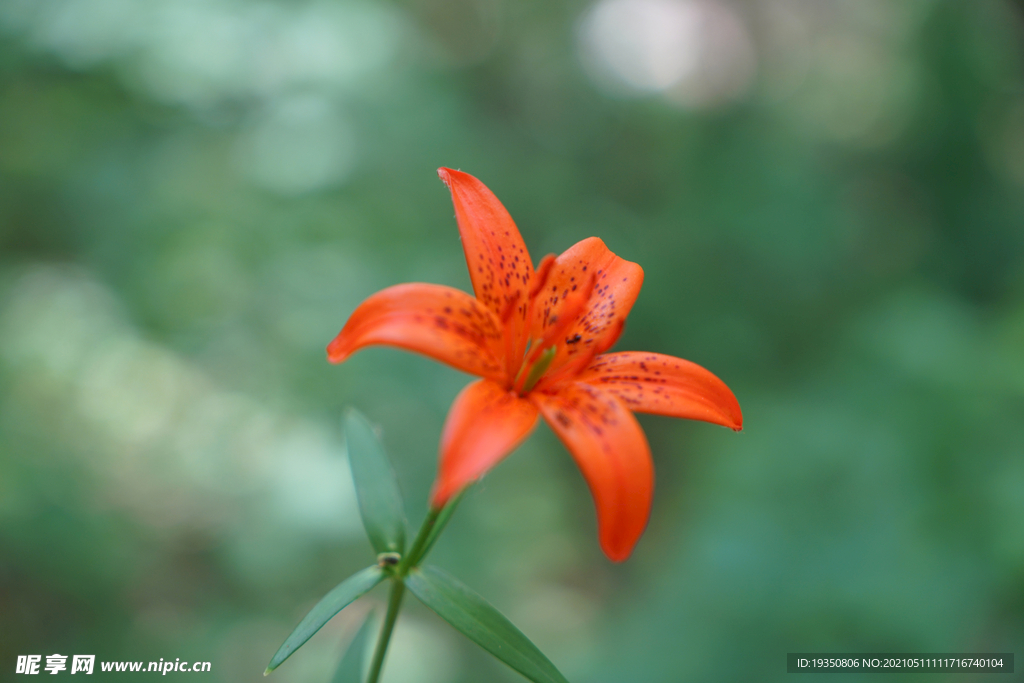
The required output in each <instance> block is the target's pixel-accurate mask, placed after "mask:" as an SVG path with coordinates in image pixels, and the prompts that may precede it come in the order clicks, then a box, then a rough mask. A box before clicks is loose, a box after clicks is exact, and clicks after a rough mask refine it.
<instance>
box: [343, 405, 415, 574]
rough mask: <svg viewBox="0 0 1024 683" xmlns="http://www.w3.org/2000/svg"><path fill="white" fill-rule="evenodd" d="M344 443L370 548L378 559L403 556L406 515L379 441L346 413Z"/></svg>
mask: <svg viewBox="0 0 1024 683" xmlns="http://www.w3.org/2000/svg"><path fill="white" fill-rule="evenodd" d="M345 443H346V444H347V446H348V462H349V467H351V468H352V478H353V479H354V480H355V485H356V497H357V498H358V499H359V513H360V514H361V515H362V517H363V527H365V528H366V535H367V536H369V538H370V544H371V545H373V549H374V551H376V552H377V554H378V555H379V554H380V553H401V552H404V551H405V511H404V510H403V509H402V497H401V495H400V494H399V492H398V482H397V481H395V474H394V472H393V471H392V470H391V463H390V462H388V457H387V455H386V454H385V453H384V447H383V446H382V445H381V443H380V439H378V438H377V435H376V434H375V433H374V431H373V427H372V426H371V425H370V423H369V421H368V420H367V419H366V417H364V416H363V414H362V413H360V412H359V411H358V410H355V409H349V411H348V413H346V415H345Z"/></svg>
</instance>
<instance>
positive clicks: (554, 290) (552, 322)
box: [530, 237, 644, 372]
mask: <svg viewBox="0 0 1024 683" xmlns="http://www.w3.org/2000/svg"><path fill="white" fill-rule="evenodd" d="M591 278H593V290H592V291H591V293H590V297H589V299H588V300H587V302H586V304H585V305H584V306H582V308H577V307H575V306H574V305H573V304H574V294H576V293H578V292H579V291H580V289H581V288H587V287H589V286H591V285H590V281H591ZM643 282H644V271H643V269H642V268H641V267H640V266H638V265H637V264H635V263H632V262H630V261H627V260H625V259H622V258H619V257H618V256H616V255H615V254H613V253H612V251H611V250H610V249H609V248H608V247H607V246H605V243H604V242H602V241H601V240H600V239H599V238H597V237H588V238H587V239H585V240H582V241H580V242H577V243H576V244H575V245H573V246H571V247H569V249H567V250H566V251H565V252H564V253H562V255H560V256H559V257H558V258H556V259H555V265H554V267H553V268H552V269H551V273H550V274H549V275H548V278H547V280H546V282H545V285H544V289H543V290H542V291H541V292H539V293H538V294H537V299H536V302H535V303H534V313H533V326H532V328H531V334H530V336H531V337H532V338H534V339H537V338H540V337H543V336H545V334H546V333H547V332H549V331H550V330H551V328H553V327H556V326H558V327H562V326H563V325H565V320H564V316H565V315H572V316H573V318H574V320H573V321H572V323H571V324H569V325H565V327H564V329H563V330H562V331H561V332H560V335H559V336H560V337H561V339H559V341H558V343H559V350H558V354H557V355H556V356H555V359H554V361H553V362H552V363H551V369H552V372H553V371H554V370H556V369H557V368H559V367H561V366H562V365H564V364H565V363H567V362H568V361H570V360H572V359H574V358H575V357H576V356H577V355H578V354H585V353H587V352H588V351H590V350H591V347H592V346H593V345H594V344H597V343H600V341H601V340H602V339H603V338H604V337H605V336H606V333H608V332H611V331H613V330H615V329H616V328H618V327H619V326H620V325H621V324H622V323H623V322H624V321H625V320H626V316H627V315H629V311H630V309H632V308H633V302H634V301H636V297H637V295H638V294H639V293H640V287H641V285H643Z"/></svg>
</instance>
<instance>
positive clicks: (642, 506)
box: [530, 382, 654, 562]
mask: <svg viewBox="0 0 1024 683" xmlns="http://www.w3.org/2000/svg"><path fill="white" fill-rule="evenodd" d="M530 400H532V401H533V402H534V403H535V404H536V405H537V407H538V408H540V412H541V414H542V415H543V416H544V419H545V421H547V423H548V424H549V425H551V429H553V430H554V432H555V434H557V435H558V438H559V439H561V441H562V443H563V444H565V447H566V448H567V449H569V452H570V453H572V457H573V458H574V459H575V460H576V464H577V465H579V468H580V470H581V471H582V472H583V477H584V478H585V479H586V480H587V484H588V485H589V486H590V492H591V494H592V495H593V496H594V504H595V506H596V507H597V524H598V534H599V536H600V539H601V548H602V549H603V550H604V552H605V554H606V555H607V556H608V557H609V558H610V559H611V560H613V561H615V562H622V561H623V560H625V559H626V558H628V557H629V555H630V553H632V552H633V546H635V545H636V542H637V540H638V539H639V538H640V535H641V534H642V533H643V531H644V527H646V526H647V518H648V516H649V515H650V511H651V497H652V496H653V494H654V465H653V464H652V462H651V451H650V447H649V446H648V445H647V437H646V436H645V435H644V432H643V429H641V428H640V424H639V423H638V422H637V421H636V418H635V417H634V416H633V413H631V412H630V411H629V409H628V408H627V407H626V405H625V404H624V403H623V402H622V400H621V399H619V398H618V397H617V396H615V395H613V394H611V393H608V392H605V391H603V390H601V389H598V388H597V387H594V386H591V385H589V384H584V383H582V382H572V383H564V384H561V385H559V387H558V389H557V392H556V393H541V392H534V393H533V394H531V395H530Z"/></svg>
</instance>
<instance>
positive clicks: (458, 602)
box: [405, 567, 568, 683]
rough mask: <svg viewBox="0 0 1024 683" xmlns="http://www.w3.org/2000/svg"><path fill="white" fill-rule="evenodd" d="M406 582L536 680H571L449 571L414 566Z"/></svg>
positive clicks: (453, 622) (457, 626)
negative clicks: (415, 567)
mask: <svg viewBox="0 0 1024 683" xmlns="http://www.w3.org/2000/svg"><path fill="white" fill-rule="evenodd" d="M405 585H406V586H407V587H408V588H409V590H410V591H412V594H413V595H415V596H416V597H417V598H419V599H420V600H421V601H422V602H423V604H425V605H426V606H427V607H429V608H430V609H432V610H434V611H435V612H436V613H437V615H438V616H440V617H441V618H442V619H444V620H445V621H447V622H448V623H449V624H451V625H452V626H454V627H455V630H457V631H460V632H462V634H463V635H465V636H466V637H467V638H469V639H470V640H472V641H473V642H474V643H476V644H477V645H479V646H480V647H482V648H483V649H485V650H487V651H488V652H490V653H491V654H492V655H494V656H495V657H497V658H498V659H500V660H501V661H503V662H505V663H506V664H508V665H509V666H510V667H512V668H513V669H515V670H516V671H518V672H519V673H521V674H522V675H524V676H526V677H527V678H528V679H530V680H531V681H533V682H534V683H568V681H566V679H565V677H564V676H563V675H562V674H561V673H559V672H558V669H556V668H555V665H554V664H552V663H551V662H550V661H548V658H547V657H545V656H544V655H543V654H541V651H540V650H538V649H537V646H536V645H534V644H533V643H531V642H530V640H529V639H528V638H527V637H526V636H524V635H523V634H522V632H521V631H520V630H519V629H517V628H516V627H515V626H513V625H512V622H510V621H509V620H508V619H506V618H505V617H504V615H502V614H501V612H499V611H498V610H496V609H495V608H494V607H492V606H491V605H490V604H488V603H487V602H486V601H485V600H484V599H483V598H481V597H480V596H479V595H477V594H476V593H474V592H473V591H472V590H470V589H469V588H468V587H466V586H465V585H464V584H463V583H462V582H460V581H459V580H458V579H456V578H454V577H453V576H451V575H450V574H448V573H447V572H444V571H442V570H440V569H438V568H437V567H424V568H423V569H414V570H413V571H411V572H409V575H408V576H407V577H406V579H405Z"/></svg>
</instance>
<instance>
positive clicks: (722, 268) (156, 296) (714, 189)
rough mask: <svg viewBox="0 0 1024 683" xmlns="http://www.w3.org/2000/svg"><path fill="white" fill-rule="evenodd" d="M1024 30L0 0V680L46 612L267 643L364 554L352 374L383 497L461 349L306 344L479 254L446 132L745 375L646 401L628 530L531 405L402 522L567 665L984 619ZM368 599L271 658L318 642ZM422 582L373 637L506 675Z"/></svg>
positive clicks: (422, 6)
mask: <svg viewBox="0 0 1024 683" xmlns="http://www.w3.org/2000/svg"><path fill="white" fill-rule="evenodd" d="M1022 65H1024V7H1022V4H1021V3H1014V2H1010V1H1009V0H969V1H963V2H956V1H949V2H940V1H937V0H900V1H897V0H893V1H890V2H885V1H882V0H745V1H742V0H730V1H728V2H727V1H726V0H587V1H583V0H573V1H571V2H565V3H562V2H540V1H520V2H516V1H513V0H394V1H393V2H386V1H383V0H382V1H380V2H370V1H361V2H350V1H348V0H339V1H337V2H330V1H327V0H314V1H310V2H307V1H298V0H293V1H289V0H278V1H274V0H258V1H252V2H247V1H243V0H2V2H0V632H2V636H3V637H2V638H0V669H2V670H3V671H5V672H6V673H4V674H3V676H2V678H4V679H5V680H8V678H7V677H8V675H11V676H13V673H11V672H12V671H13V669H14V666H15V659H16V657H17V655H19V654H33V653H35V654H43V655H47V654H52V653H55V652H56V653H62V654H66V655H71V654H95V655H96V657H97V660H107V661H109V660H155V659H159V658H161V657H162V658H165V659H172V660H173V659H174V658H181V659H186V660H193V661H194V660H206V661H210V662H211V663H212V672H211V673H208V674H201V675H199V674H197V675H194V676H193V677H196V676H199V677H201V678H202V680H204V681H224V682H232V683H233V682H236V681H238V682H241V681H255V680H261V679H260V674H261V673H262V671H263V669H264V667H265V666H266V664H267V662H268V660H269V659H270V656H271V655H272V654H273V652H274V651H275V650H276V648H277V646H278V645H279V644H280V643H281V641H282V640H283V639H284V638H285V636H287V635H288V633H289V632H290V630H291V629H292V627H293V626H294V625H295V624H296V623H297V622H298V620H299V618H300V617H301V616H302V615H303V614H304V613H305V611H306V610H307V609H308V608H309V607H310V606H311V605H312V604H313V603H314V602H315V601H316V600H317V599H318V598H319V597H320V596H321V595H322V594H323V593H325V592H326V591H327V590H328V589H329V588H331V587H332V586H333V585H334V584H335V583H337V582H338V581H339V580H340V579H341V578H343V577H345V576H347V575H348V574H350V573H352V572H353V571H355V570H357V569H359V568H361V567H363V566H365V565H367V564H369V563H370V562H371V561H372V553H371V551H370V548H369V544H368V543H367V541H366V540H365V539H364V537H363V535H362V531H361V529H360V525H359V521H358V514H357V511H356V507H355V504H354V499H353V495H354V494H353V491H352V486H351V479H350V476H349V473H348V466H347V461H346V457H345V453H344V448H343V446H342V440H341V435H340V419H341V415H342V414H343V411H344V409H345V407H347V406H350V405H353V406H356V407H358V408H359V409H361V410H362V411H364V412H365V413H366V414H367V415H368V416H369V418H370V419H371V420H373V421H375V422H377V423H379V424H380V425H381V427H382V429H383V435H384V440H385V443H386V445H387V448H388V450H389V452H390V454H391V455H392V457H393V459H394V461H395V466H396V469H397V473H398V476H399V479H400V482H401V485H402V488H403V491H404V493H405V496H406V499H407V506H408V509H409V511H410V515H411V517H412V519H411V520H410V523H411V524H412V525H413V526H414V527H415V526H418V524H419V520H420V518H421V516H422V514H423V512H424V511H425V507H426V499H427V494H428V490H429V487H430V484H431V481H432V478H433V476H434V471H435V464H436V450H437V442H438V439H439V435H440V431H441V426H442V423H443V420H444V417H445V414H446V411H447V408H448V406H449V404H450V403H451V401H452V399H453V398H454V396H455V395H456V393H457V392H458V391H459V389H460V388H461V387H462V386H464V385H465V384H466V383H467V382H468V381H469V378H468V377H467V376H464V375H461V374H460V373H458V372H456V371H454V370H451V369H449V368H446V367H443V366H440V365H438V364H435V363H433V362H431V361H429V360H426V359H423V358H421V357H418V356H413V355H410V354H406V353H402V352H400V351H397V350H393V349H371V350H367V351H364V352H362V353H360V354H358V355H357V356H356V357H355V358H353V359H352V360H350V361H349V362H347V363H346V364H344V365H342V366H340V367H334V366H329V365H328V364H327V363H326V360H325V354H324V347H325V345H326V344H327V342H328V341H329V340H330V339H331V338H332V337H333V336H334V335H335V334H336V333H337V331H338V330H339V329H340V328H341V326H342V324H343V323H344V322H345V320H346V318H347V316H348V315H349V314H350V313H351V311H352V310H353V309H354V307H355V306H356V305H357V304H358V303H359V302H360V301H362V299H363V298H365V297H366V296H368V295H369V294H371V293H373V292H375V291H377V290H379V289H382V288H384V287H386V286H388V285H391V284H395V283H400V282H409V281H424V282H436V283H445V284H449V285H454V286H457V287H461V288H464V289H468V288H469V279H468V277H467V274H466V272H465V266H464V264H463V256H462V250H461V248H460V243H459V237H458V232H457V229H456V226H455V221H454V218H453V215H452V213H453V212H452V207H451V201H450V198H449V195H448V192H447V191H446V189H445V187H444V186H443V185H442V184H441V182H440V181H439V180H438V179H437V177H436V175H435V169H436V168H437V167H438V166H441V165H445V166H452V167H456V168H461V169H462V170H465V171H468V172H470V173H472V174H474V175H476V176H478V177H479V178H480V179H481V180H483V181H484V182H485V183H486V184H487V185H488V186H489V187H490V188H491V189H492V190H493V191H494V192H495V193H496V194H497V195H498V197H500V198H501V199H502V201H503V202H504V203H505V204H506V206H507V207H508V209H509V210H510V212H511V213H512V215H513V217H514V218H515V219H516V221H517V223H518V224H519V226H520V228H521V230H522V232H523V235H524V237H525V239H526V243H527V245H528V246H529V248H530V250H531V252H532V254H533V257H534V259H535V260H539V258H540V257H541V256H543V255H544V254H546V253H549V252H555V253H558V252H561V251H562V250H564V249H565V248H567V247H568V246H570V245H571V244H573V243H574V242H575V241H577V240H579V239H581V238H584V237H587V236H590V235H598V236H600V237H602V238H603V239H604V240H605V242H606V243H607V244H608V245H609V247H610V248H611V249H612V250H613V251H615V252H616V253H618V254H619V255H621V256H623V257H624V258H627V259H629V260H632V261H636V262H638V263H640V264H641V265H642V266H643V267H644V269H645V271H646V282H645V286H644V289H643V291H642V292H641V295H640V298H639V300H638V301H637V304H636V307H635V308H634V312H633V314H632V316H631V317H630V319H629V325H628V327H627V329H626V332H625V334H624V336H623V338H622V340H621V342H620V343H619V345H618V347H617V348H619V349H636V350H651V351H658V352H662V353H668V354H673V355H678V356H681V357H684V358H687V359H690V360H693V361H695V362H697V363H700V364H701V365H704V366H705V367H707V368H709V369H710V370H712V371H713V372H715V373H716V374H718V375H719V376H720V377H721V378H722V379H724V380H725V381H726V382H727V383H728V384H729V386H730V387H731V388H732V389H733V390H734V391H735V393H736V395H737V396H738V398H739V400H740V403H741V405H742V407H743V410H744V415H745V425H744V426H745V429H744V431H743V432H742V433H739V434H734V433H732V432H730V431H728V430H725V429H722V428H718V427H713V426H710V425H705V424H701V423H692V422H683V421H677V420H672V419H668V418H658V417H647V416H644V417H642V418H641V421H642V423H643V425H644V427H645V428H646V431H647V435H648V438H649V439H650V442H651V446H652V450H653V452H654V458H655V464H656V468H657V491H656V495H655V502H654V510H653V515H652V517H651V522H650V525H649V527H648V530H647V532H646V535H645V536H644V537H643V539H642V540H641V542H640V544H639V546H638V547H637V549H636V552H635V554H634V555H633V557H632V558H631V559H630V560H629V561H628V562H626V563H625V564H622V565H613V564H611V563H609V562H608V561H607V560H606V559H605V558H604V556H603V555H602V554H601V552H600V549H599V546H598V543H597V537H596V531H595V521H594V513H593V507H592V503H591V500H590V497H589V493H588V491H587V489H586V486H585V484H584V482H583V480H582V478H581V476H580V475H579V472H578V470H577V469H576V468H575V466H574V465H573V463H572V461H571V459H570V457H569V456H568V454H567V453H566V452H565V451H564V449H563V448H562V447H561V445H560V444H559V443H558V442H557V440H556V439H555V438H554V437H553V436H552V434H551V433H550V431H549V430H547V428H546V427H540V428H539V429H538V430H537V432H536V433H535V435H534V436H533V437H532V438H531V439H530V440H529V441H528V442H527V443H526V444H525V445H524V446H523V447H521V448H520V449H519V451H518V452H516V453H515V454H514V455H513V456H512V457H510V458H509V459H508V460H507V461H505V462H504V463H503V464H502V465H500V466H499V467H498V468H496V469H495V470H494V471H493V472H492V473H491V474H490V475H489V476H488V477H487V478H486V479H485V480H484V481H483V482H482V484H481V485H479V486H477V487H475V488H474V489H473V491H472V493H471V495H470V496H469V497H468V499H467V500H466V501H465V502H464V503H463V506H462V508H461V509H460V510H459V512H458V514H457V515H456V517H455V519H454V520H453V522H452V525H451V527H450V528H449V530H448V532H447V533H446V534H445V536H444V537H443V538H442V540H441V542H440V543H439V545H438V547H437V549H436V550H435V554H434V556H433V560H434V561H435V562H436V563H437V564H439V565H441V566H443V567H445V568H447V569H448V570H450V571H451V572H453V573H454V574H456V575H458V576H459V577H461V578H462V579H463V580H464V581H465V582H466V583H468V584H469V585H470V586H472V587H474V588H475V589H476V590H478V591H479V592H480V593H481V594H483V595H484V596H485V597H487V598H488V599H489V600H490V601H491V602H492V603H493V604H495V605H496V606H498V607H499V608H500V609H502V610H503V611H504V612H505V613H506V614H507V615H508V616H509V617H510V618H511V619H512V620H513V621H514V622H515V623H516V624H517V625H518V626H519V627H520V628H521V629H522V630H523V631H524V632H526V633H527V634H528V635H529V636H530V637H531V638H532V639H533V640H534V641H535V642H536V643H537V644H538V645H539V646H540V648H541V649H542V650H543V651H544V652H545V653H547V654H548V656H549V657H550V658H551V659H552V660H553V661H554V662H555V663H556V664H557V665H558V666H559V667H560V668H561V670H562V671H563V672H564V673H565V674H566V676H567V677H568V678H569V679H570V680H572V681H574V682H580V683H582V682H595V683H612V682H616V683H617V682H619V681H640V682H652V683H678V682H682V681H739V680H745V681H769V680H783V679H786V678H787V676H788V675H787V674H786V673H785V667H786V658H785V655H786V653H787V652H795V651H820V652H829V651H831V652H857V651H861V652H868V651H888V652H899V651H903V652H999V651H1004V652H1005V651H1013V650H1014V649H1017V655H1018V657H1019V656H1020V655H1021V654H1022V652H1021V650H1020V649H1019V646H1020V644H1021V643H1022V642H1024V66H1022ZM383 599H384V593H383V589H378V591H377V592H374V593H372V594H371V595H370V596H369V597H368V598H366V599H364V600H363V601H361V602H359V603H357V604H356V605H354V606H352V607H351V608H350V609H348V610H346V611H345V612H344V613H343V614H342V615H340V616H339V617H338V618H336V619H335V620H334V621H333V622H331V623H330V624H329V625H328V626H327V627H326V628H325V629H324V630H323V631H322V632H321V633H320V634H318V635H317V636H315V637H314V638H313V640H311V641H310V643H309V644H308V645H307V646H306V647H305V648H303V649H302V650H301V651H300V652H299V653H298V654H296V655H295V656H294V657H293V658H292V659H291V660H289V661H288V662H286V663H285V664H284V665H283V666H282V667H281V668H280V669H279V670H278V671H277V672H275V673H274V674H273V679H272V680H275V681H278V682H280V683H285V682H295V683H306V682H309V683H320V682H325V681H327V680H328V679H329V677H330V675H331V672H332V670H333V667H334V665H335V663H336V662H337V660H338V658H339V657H340V653H341V651H342V648H343V646H344V644H345V643H346V642H347V640H348V639H349V638H350V637H351V636H352V634H353V633H354V630H355V628H356V627H357V626H358V623H359V620H360V619H361V617H362V616H363V615H364V614H365V613H366V611H367V610H368V609H370V608H371V607H373V606H374V605H377V606H380V605H381V604H382V602H383ZM414 603H415V601H410V602H409V603H408V604H407V607H406V609H405V610H404V612H403V615H402V619H401V621H400V623H399V626H398V630H397V634H396V636H395V640H394V642H393V650H392V651H391V653H390V655H389V660H388V665H387V667H386V671H385V680H387V681H390V682H391V683H399V682H407V683H447V682H454V683H458V682H467V683H468V682H471V681H473V682H475V681H516V680H520V679H519V678H518V677H517V675H516V674H514V673H512V672H511V671H510V670H508V669H507V668H505V667H504V666H503V665H501V664H500V663H497V662H495V661H492V660H491V659H490V658H489V656H488V655H486V654H483V653H482V652H480V651H478V650H477V649H476V648H475V647H474V646H473V645H472V644H471V643H469V642H468V641H467V640H466V639H465V638H463V637H462V636H461V635H459V634H457V633H456V632H454V631H453V630H451V629H450V628H448V627H447V625H446V624H444V623H443V622H441V621H440V620H439V619H437V618H436V617H435V616H434V615H433V614H432V613H429V612H427V611H426V610H425V609H423V608H420V607H418V606H416V605H415V604H414ZM44 662H45V659H44ZM1021 665H1022V664H1021V662H1018V663H1017V666H1018V667H1020V666H1021ZM44 675H45V673H44ZM62 675H69V674H68V672H64V673H63V674H62ZM94 675H97V676H99V677H100V678H104V676H103V674H100V673H98V672H97V674H94ZM182 675H183V674H171V676H172V677H175V676H178V677H180V676H182ZM1019 675H1020V674H1017V676H1019ZM108 677H116V678H117V679H118V680H126V681H127V680H132V676H131V675H129V674H118V675H116V676H115V675H108ZM151 677H152V675H149V676H147V675H145V674H142V675H139V676H137V678H139V679H146V680H148V679H149V678H151ZM814 678H815V677H814V676H811V677H810V679H811V680H813V679H814ZM861 678H863V680H871V681H882V680H887V679H888V678H891V679H892V680H899V681H905V682H908V681H913V680H922V681H923V680H928V681H933V682H936V681H943V680H958V681H959V680H968V677H963V676H960V677H956V676H946V675H934V674H931V675H916V676H915V675H901V676H893V677H886V676H884V675H872V676H861V677H858V676H856V675H847V676H846V677H844V679H843V680H860V679H861ZM980 678H985V680H989V678H987V677H982V676H979V679H980ZM997 678H998V680H1003V679H1004V678H1006V677H1002V676H1000V677H997ZM196 680H198V678H196ZM801 680H804V679H801ZM829 680H831V678H830V679H829ZM992 680H997V679H996V678H993V679H992Z"/></svg>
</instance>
